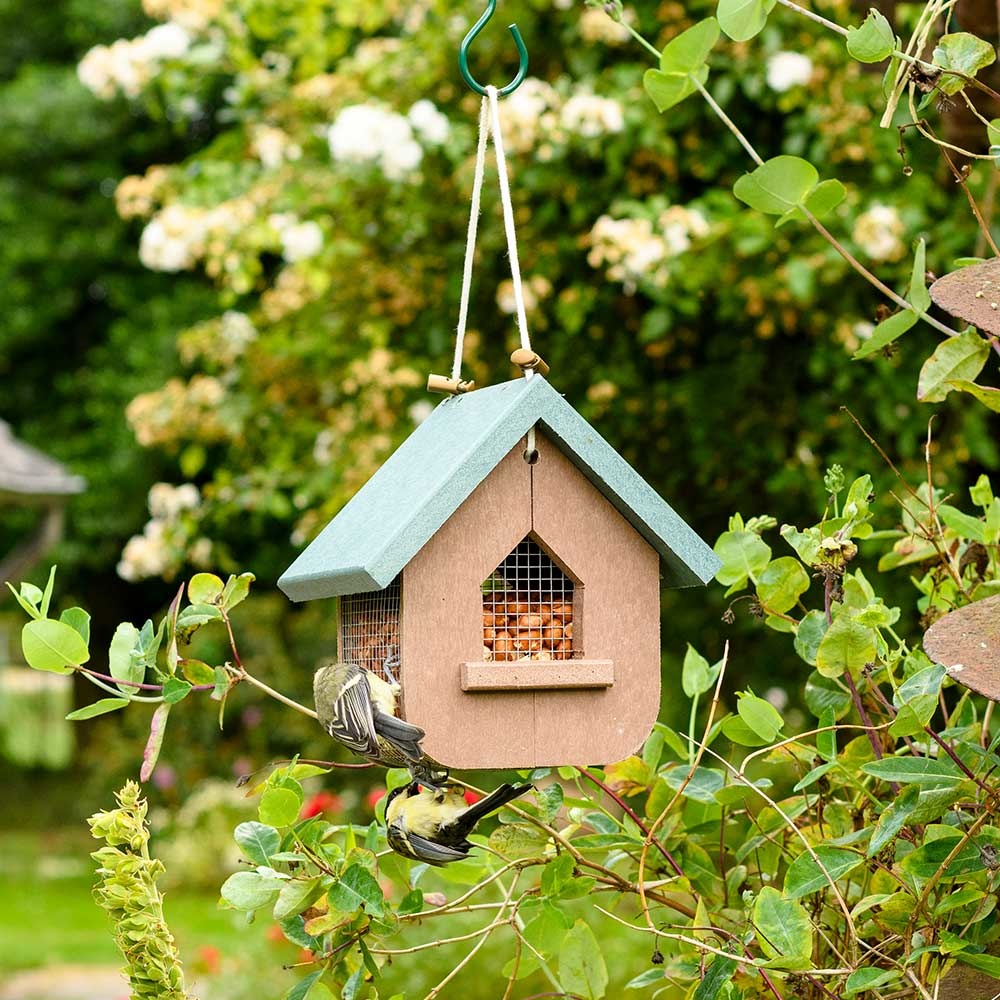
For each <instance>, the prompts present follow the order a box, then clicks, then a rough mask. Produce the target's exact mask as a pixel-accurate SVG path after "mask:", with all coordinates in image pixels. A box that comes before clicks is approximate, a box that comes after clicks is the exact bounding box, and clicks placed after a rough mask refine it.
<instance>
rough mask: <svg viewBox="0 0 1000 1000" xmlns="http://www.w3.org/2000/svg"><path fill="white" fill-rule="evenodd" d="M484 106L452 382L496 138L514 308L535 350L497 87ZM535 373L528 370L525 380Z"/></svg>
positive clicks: (525, 340) (524, 340)
mask: <svg viewBox="0 0 1000 1000" xmlns="http://www.w3.org/2000/svg"><path fill="white" fill-rule="evenodd" d="M485 91H486V93H485V96H484V97H483V103H482V106H481V107H480V111H479V145H478V147H477V149H476V173H475V178H474V180H473V182H472V204H471V206H470V210H469V231H468V237H467V239H466V244H465V264H464V267H463V269H462V297H461V300H460V303H459V307H458V327H457V329H456V336H455V357H454V361H453V363H452V368H451V377H452V379H459V378H460V377H461V374H462V351H463V347H464V344H465V330H466V325H467V323H468V319H469V296H470V293H471V289H472V265H473V259H474V257H475V253H476V236H477V233H478V228H479V213H480V211H481V207H480V206H481V202H482V192H483V176H484V174H485V172H486V143H487V141H488V140H489V138H490V135H492V136H493V148H494V150H495V151H496V157H497V174H498V175H499V181H500V201H501V203H502V205H503V221H504V229H505V230H506V233H507V254H508V256H509V258H510V276H511V281H512V283H513V286H514V306H515V310H516V313H517V329H518V333H519V335H520V338H521V347H522V348H523V349H524V350H528V351H530V350H531V340H530V338H529V336H528V316H527V311H526V309H525V306H524V290H523V289H522V287H521V265H520V263H519V261H518V256H517V234H516V232H515V230H514V207H513V204H512V202H511V197H510V180H509V178H508V176H507V157H506V155H505V154H504V148H503V133H502V130H501V127H500V104H499V100H498V94H497V88H496V87H492V86H489V87H486V88H485ZM533 374H534V372H533V371H532V370H531V369H526V370H525V372H524V377H525V379H530V378H531V377H532V375H533Z"/></svg>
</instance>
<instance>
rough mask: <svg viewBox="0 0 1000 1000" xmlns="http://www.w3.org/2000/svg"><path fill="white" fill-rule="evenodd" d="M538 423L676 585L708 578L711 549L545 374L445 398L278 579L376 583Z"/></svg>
mask: <svg viewBox="0 0 1000 1000" xmlns="http://www.w3.org/2000/svg"><path fill="white" fill-rule="evenodd" d="M535 425H537V426H538V428H539V429H540V430H541V431H543V432H544V433H545V435H546V437H547V438H549V440H551V441H552V442H553V443H554V444H556V445H557V446H558V447H559V449H560V450H561V451H562V452H563V454H565V455H566V457H567V458H569V459H570V461H572V462H573V464H574V465H575V466H576V467H577V468H578V469H579V470H580V472H582V473H583V475H585V476H586V477H587V479H589V480H590V482H591V483H593V484H594V486H596V487H597V489H598V490H600V492H601V493H602V494H603V495H604V496H605V497H606V498H607V499H608V501H610V503H611V504H612V505H613V506H614V507H615V508H616V509H617V510H618V511H619V513H621V515H622V516H623V517H624V518H625V519H626V520H627V521H628V522H629V523H630V524H631V525H632V526H633V527H634V528H635V530H636V531H638V532H639V534H640V535H642V537H643V538H645V539H646V541H647V542H649V544H650V545H651V546H652V547H653V548H654V549H656V551H657V552H658V553H659V554H660V558H661V560H662V566H663V576H664V579H665V581H666V583H667V584H668V586H672V587H692V586H697V585H699V584H704V583H707V582H708V581H709V580H710V579H711V578H712V577H713V576H714V575H715V573H716V571H717V570H718V568H719V565H720V563H719V560H718V558H717V557H716V555H715V553H714V552H713V551H712V550H711V549H710V548H709V547H708V545H706V544H705V542H703V541H702V540H701V538H699V536H698V535H697V534H696V533H695V532H694V531H693V530H692V529H691V528H690V527H689V526H688V525H687V524H686V523H685V521H684V520H683V519H682V518H681V517H680V516H679V515H678V514H676V513H675V512H674V510H673V509H672V508H671V507H670V506H669V505H668V504H667V503H666V502H665V501H664V500H663V499H662V498H661V497H660V496H659V495H658V494H657V493H656V491H655V490H654V489H653V488H652V487H651V486H650V485H649V484H648V483H647V482H646V481H645V480H644V479H643V478H642V477H641V476H640V475H639V474H638V473H637V472H636V471H635V470H634V469H633V468H632V467H631V466H630V465H629V464H628V463H627V462H626V461H625V460H624V459H623V458H622V457H621V456H620V455H619V454H618V453H617V452H616V451H615V450H614V448H612V447H611V445H609V444H608V442H607V441H605V440H604V438H602V437H601V435H600V434H598V433H597V431H595V430H594V428H593V427H591V426H590V424H588V423H587V421H586V420H584V419H583V417H581V416H580V414H579V413H577V412H576V410H574V409H573V407H572V406H570V404H569V403H567V402H566V400H565V399H564V398H563V397H562V396H561V395H560V394H559V393H558V392H556V390H555V389H553V388H552V386H551V385H549V383H548V382H546V381H545V379H544V378H543V377H542V376H541V375H535V376H533V377H532V378H530V379H524V378H518V379H515V380H514V381H512V382H504V383H502V384H500V385H494V386H489V387H488V388H485V389H478V390H477V391H475V392H470V393H465V394H463V395H459V396H450V397H448V398H447V399H445V400H444V401H443V402H442V403H440V404H439V405H438V406H437V407H436V408H435V409H434V411H433V413H431V415H430V416H429V417H428V418H427V419H426V420H425V421H424V422H423V423H421V424H420V425H419V426H418V427H417V428H416V430H415V431H414V432H413V433H412V434H411V435H410V436H409V437H408V438H407V439H406V440H405V441H404V442H403V444H402V445H400V447H399V448H398V449H397V450H396V451H395V452H394V453H393V455H392V456H391V457H390V458H389V460H388V461H387V462H385V464H384V465H383V466H382V467H381V468H380V469H379V470H378V472H376V473H375V475H374V476H372V478H371V479H370V480H368V482H367V483H366V484H365V485H364V486H363V487H362V489H361V490H360V491H359V492H358V493H357V494H356V495H355V496H354V497H353V498H352V499H351V500H350V501H349V502H348V503H347V505H346V506H345V507H344V508H343V509H342V510H341V511H340V513H339V514H338V515H337V516H336V517H335V518H334V519H333V520H332V521H331V522H330V523H329V524H328V525H327V526H326V527H325V528H324V529H323V530H322V531H321V532H320V534H319V535H318V536H317V537H316V539H315V540H314V541H313V542H312V543H311V544H310V545H309V546H308V547H307V548H306V549H305V551H303V552H302V553H301V554H300V555H299V557H298V558H297V559H296V560H295V562H294V563H292V565H291V566H290V567H289V568H288V569H287V570H286V571H285V572H284V574H283V575H282V577H281V579H280V580H278V586H279V587H280V588H281V589H282V590H283V591H284V592H285V593H286V594H287V595H288V596H289V597H290V598H291V599H292V600H294V601H305V600H311V599H314V598H319V597H335V596H338V595H341V594H356V593H363V592H366V591H371V590H381V589H382V588H383V587H386V586H388V585H389V584H390V583H391V582H392V580H393V579H395V577H396V576H397V575H398V574H399V573H400V572H401V571H402V569H403V567H404V566H405V565H406V564H407V563H408V562H409V561H410V560H411V559H412V558H413V557H414V556H415V555H416V554H417V552H419V551H420V549H421V548H422V547H423V546H424V545H425V544H426V543H427V541H428V540H429V539H430V538H431V537H432V536H433V535H434V533H435V532H436V531H437V530H438V529H439V528H440V527H441V526H442V525H443V524H444V523H445V521H447V520H448V518H449V517H451V515H452V514H454V512H455V511H456V510H457V509H458V507H459V506H460V505H461V504H462V503H463V502H464V501H465V500H466V499H467V498H468V497H469V496H470V494H471V493H472V492H473V490H475V488H476V487H477V486H478V485H479V484H480V483H481V482H482V481H483V480H484V479H485V478H486V477H487V476H488V475H489V474H490V472H492V471H493V469H494V468H495V467H496V466H497V465H498V464H499V462H500V461H501V459H503V458H504V456H505V455H507V454H508V452H509V451H510V450H511V448H513V447H514V446H515V445H516V444H517V442H518V441H519V440H520V439H521V438H523V437H524V435H525V434H526V433H527V431H528V430H529V429H530V428H531V427H533V426H535Z"/></svg>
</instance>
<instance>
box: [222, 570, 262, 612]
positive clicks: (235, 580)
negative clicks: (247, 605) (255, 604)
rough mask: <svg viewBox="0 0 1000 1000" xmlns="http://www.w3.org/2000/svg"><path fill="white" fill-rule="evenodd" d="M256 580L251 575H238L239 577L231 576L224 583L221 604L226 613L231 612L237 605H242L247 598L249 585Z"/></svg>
mask: <svg viewBox="0 0 1000 1000" xmlns="http://www.w3.org/2000/svg"><path fill="white" fill-rule="evenodd" d="M256 579H257V578H256V577H255V576H254V575H253V573H240V575H239V576H231V577H230V578H229V579H228V580H227V581H226V586H225V588H224V589H223V591H222V602H221V603H222V606H223V607H224V608H225V609H226V611H232V610H233V608H235V607H236V605H237V604H242V603H243V602H244V601H245V600H246V599H247V597H249V595H250V584H251V583H253V582H254V580H256Z"/></svg>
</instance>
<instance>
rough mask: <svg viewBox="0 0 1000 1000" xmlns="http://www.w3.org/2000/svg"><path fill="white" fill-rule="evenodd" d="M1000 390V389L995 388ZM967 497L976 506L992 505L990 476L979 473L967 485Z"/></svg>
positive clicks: (985, 506)
mask: <svg viewBox="0 0 1000 1000" xmlns="http://www.w3.org/2000/svg"><path fill="white" fill-rule="evenodd" d="M997 391H998V392H1000V390H997ZM969 499H970V500H971V501H972V502H973V503H974V504H975V505H976V506H977V507H982V508H983V509H984V510H986V509H987V508H988V507H992V506H993V500H994V497H993V486H992V484H991V483H990V477H989V476H987V475H986V473H985V472H983V473H980V475H979V478H978V479H977V480H976V485H975V486H970V487H969Z"/></svg>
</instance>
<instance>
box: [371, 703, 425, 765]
mask: <svg viewBox="0 0 1000 1000" xmlns="http://www.w3.org/2000/svg"><path fill="white" fill-rule="evenodd" d="M374 723H375V732H376V733H378V734H379V735H380V736H384V737H385V738H386V739H387V740H389V742H390V743H392V744H393V746H397V747H399V749H400V750H401V751H402V752H403V753H404V754H405V755H406V756H407V757H408V758H409V759H411V760H420V758H421V757H423V751H422V750H421V749H420V741H421V740H422V739H423V738H424V731H423V730H422V729H421V728H420V727H419V726H414V725H413V724H412V723H410V722H404V721H403V720H402V719H397V718H396V716H394V715H386V713H385V712H376V713H375V716H374Z"/></svg>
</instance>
